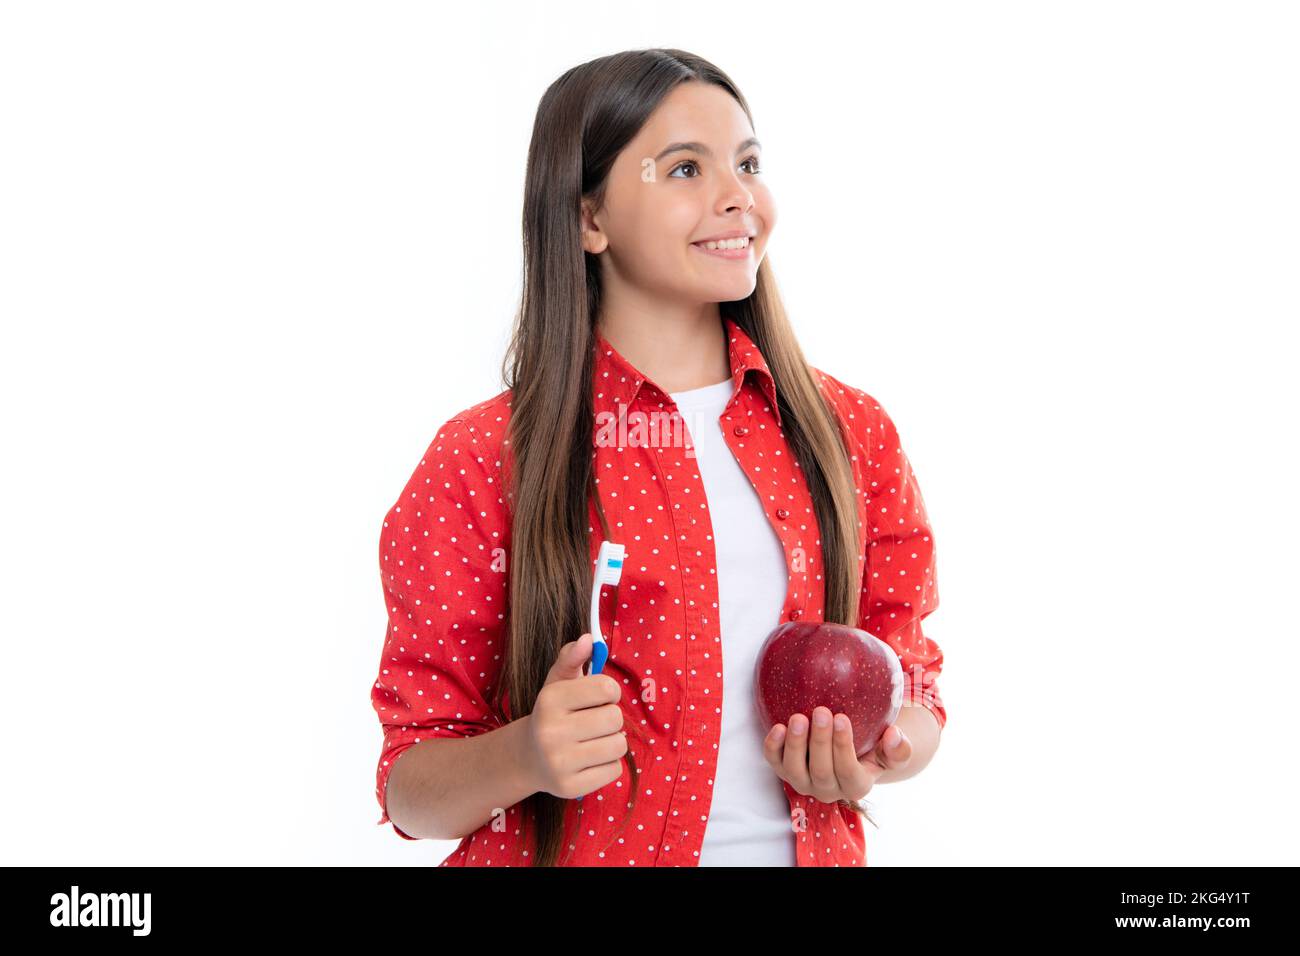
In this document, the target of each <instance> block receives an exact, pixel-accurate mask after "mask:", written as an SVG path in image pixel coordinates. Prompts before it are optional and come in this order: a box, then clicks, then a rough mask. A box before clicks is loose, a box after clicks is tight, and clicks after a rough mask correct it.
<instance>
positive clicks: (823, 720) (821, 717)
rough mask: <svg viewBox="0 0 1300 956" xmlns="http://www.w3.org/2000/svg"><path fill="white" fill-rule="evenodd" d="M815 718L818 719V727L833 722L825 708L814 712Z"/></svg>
mask: <svg viewBox="0 0 1300 956" xmlns="http://www.w3.org/2000/svg"><path fill="white" fill-rule="evenodd" d="M813 720H814V721H816V723H817V726H818V727H825V726H826V725H827V724H829V723H830V722H831V719H830V718H829V717H828V716H826V711H824V710H819V711H817V712H816V713H815V714H813Z"/></svg>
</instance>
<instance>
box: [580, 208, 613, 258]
mask: <svg viewBox="0 0 1300 956" xmlns="http://www.w3.org/2000/svg"><path fill="white" fill-rule="evenodd" d="M578 215H579V223H580V225H581V226H582V248H583V249H585V250H586V251H587V252H590V253H591V254H592V255H600V254H601V253H602V252H604V251H605V249H606V248H608V246H609V238H608V237H607V236H606V235H605V233H604V231H603V230H602V229H601V228H600V224H599V223H597V222H596V213H595V211H594V209H593V208H592V202H591V200H590V199H583V200H582V203H581V206H580V208H579V213H578Z"/></svg>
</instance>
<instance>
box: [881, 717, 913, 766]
mask: <svg viewBox="0 0 1300 956" xmlns="http://www.w3.org/2000/svg"><path fill="white" fill-rule="evenodd" d="M890 730H891V731H892V733H887V734H885V739H883V740H881V742H880V747H881V750H882V751H883V753H884V757H885V763H886V766H889V767H897V766H901V765H903V764H905V763H907V762H908V761H909V760H911V759H912V741H910V740H908V739H907V734H905V733H903V728H902V727H900V726H898V724H894V725H893V726H892V727H890Z"/></svg>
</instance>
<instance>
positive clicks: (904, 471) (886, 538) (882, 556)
mask: <svg viewBox="0 0 1300 956" xmlns="http://www.w3.org/2000/svg"><path fill="white" fill-rule="evenodd" d="M865 404H866V406H867V409H868V411H869V412H870V414H869V415H868V416H867V421H868V423H869V425H868V428H869V430H868V433H867V437H866V443H867V488H866V529H865V532H866V536H867V546H866V561H865V563H864V568H863V580H862V598H861V604H860V606H859V621H860V623H859V625H858V626H859V627H860V628H861V629H862V630H864V631H867V632H868V633H869V634H874V635H875V636H876V637H878V638H880V639H881V640H882V641H884V642H885V643H886V644H888V645H889V646H890V647H892V648H893V649H894V650H895V651H896V652H897V653H898V657H899V662H900V664H901V665H902V668H903V701H904V705H907V704H909V703H912V704H917V703H919V704H921V705H923V706H925V707H928V708H929V709H930V711H931V712H932V713H933V714H934V716H935V719H936V720H937V721H938V722H939V728H940V729H942V728H943V726H944V724H946V723H947V721H948V714H947V711H946V710H945V709H944V705H943V700H942V698H941V697H940V696H939V687H938V684H937V683H936V679H937V678H938V676H939V672H940V671H941V670H942V669H943V651H942V650H941V649H940V647H939V645H938V644H937V643H935V641H934V640H933V639H932V638H930V637H928V636H927V635H926V634H925V632H924V629H923V628H922V622H923V621H924V620H925V619H926V618H927V617H929V616H930V615H931V614H933V613H934V611H935V609H936V608H937V607H938V606H939V584H938V578H937V576H936V565H935V548H934V534H933V532H932V531H931V528H930V520H929V516H928V515H927V514H926V509H925V501H924V499H923V498H922V497H921V488H920V485H919V484H918V483H917V480H916V475H915V473H913V471H912V465H911V463H910V462H909V461H908V458H907V455H906V454H905V453H904V451H903V446H902V443H901V441H900V440H899V437H898V430H897V429H896V428H895V427H894V422H893V420H892V419H891V418H890V417H889V414H888V413H887V412H886V411H885V410H884V408H882V407H881V406H880V404H879V403H878V402H876V401H875V400H874V399H872V398H871V397H870V396H866V400H865Z"/></svg>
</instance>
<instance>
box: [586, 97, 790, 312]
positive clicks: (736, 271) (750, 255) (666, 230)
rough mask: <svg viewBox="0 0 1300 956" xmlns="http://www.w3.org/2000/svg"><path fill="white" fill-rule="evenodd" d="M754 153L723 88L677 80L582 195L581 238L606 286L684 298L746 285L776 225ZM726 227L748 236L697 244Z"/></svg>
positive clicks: (688, 301) (711, 296) (729, 295)
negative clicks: (596, 189) (593, 197)
mask: <svg viewBox="0 0 1300 956" xmlns="http://www.w3.org/2000/svg"><path fill="white" fill-rule="evenodd" d="M759 157H760V151H759V146H758V144H757V143H756V142H755V141H754V130H753V127H751V126H750V124H749V119H748V117H746V116H745V111H744V110H743V109H741V107H740V104H739V103H737V102H736V101H735V100H734V99H733V98H732V97H731V95H730V94H729V93H727V91H726V90H724V89H722V88H721V87H719V86H714V85H713V84H711V83H701V82H697V81H688V82H686V83H682V84H679V85H678V86H677V87H676V88H675V89H674V90H673V91H672V93H670V94H669V95H668V96H667V97H665V99H664V101H663V102H662V103H660V104H659V107H658V109H656V110H655V111H654V113H652V114H651V116H650V119H649V120H648V121H647V122H646V124H645V125H644V126H643V127H642V129H641V130H640V132H639V133H638V134H637V136H636V138H635V139H633V140H632V141H631V142H630V143H629V144H628V145H627V147H626V148H625V149H624V150H623V152H622V153H620V154H619V156H618V158H617V159H616V160H615V162H614V165H613V167H612V168H611V170H610V174H609V181H608V182H607V184H606V190H605V203H604V208H603V209H599V210H594V209H593V208H592V207H591V205H590V203H589V202H587V201H585V200H584V203H583V207H584V208H583V246H584V248H585V249H586V250H587V251H588V252H591V253H594V254H597V255H599V256H600V260H601V269H602V270H603V277H604V279H605V282H606V287H607V289H611V291H614V292H617V291H619V290H620V289H621V288H627V289H632V290H635V291H636V292H637V293H638V294H639V295H642V296H648V297H650V298H653V299H659V300H671V301H673V302H675V303H681V304H685V305H688V306H690V305H696V304H701V303H708V302H727V301H732V300H735V299H743V298H745V297H746V296H748V295H749V294H750V293H751V292H753V291H754V285H755V281H756V277H757V273H758V266H759V263H760V262H762V260H763V252H764V250H765V249H766V247H767V240H768V237H769V236H770V235H771V232H772V228H773V227H774V226H775V224H776V207H775V205H774V203H773V201H772V196H771V194H770V193H769V192H768V189H767V186H766V185H765V183H764V182H763V178H762V176H761V174H760V170H761V164H760V159H759ZM736 233H739V234H740V235H742V236H748V237H749V239H748V242H747V243H746V242H745V241H744V240H743V239H742V240H741V242H740V243H736V242H735V240H725V241H720V242H719V244H718V246H717V247H715V248H713V249H709V248H708V247H707V246H706V245H705V243H704V240H709V239H712V238H713V237H715V236H719V235H730V234H736ZM735 244H738V245H740V246H741V247H740V248H735V249H728V248H726V247H727V246H730V245H735ZM611 286H612V288H611Z"/></svg>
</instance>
